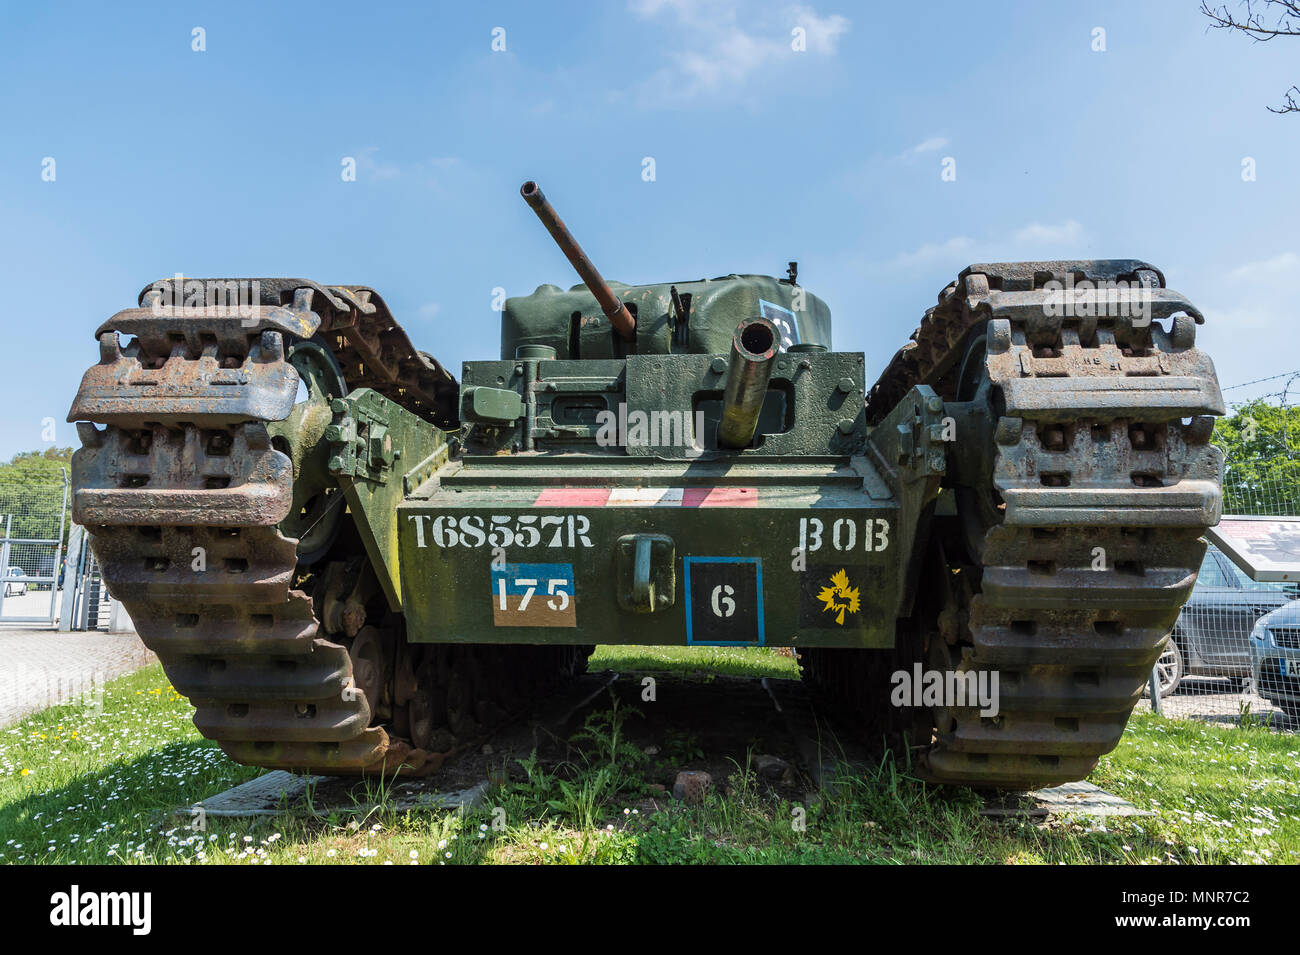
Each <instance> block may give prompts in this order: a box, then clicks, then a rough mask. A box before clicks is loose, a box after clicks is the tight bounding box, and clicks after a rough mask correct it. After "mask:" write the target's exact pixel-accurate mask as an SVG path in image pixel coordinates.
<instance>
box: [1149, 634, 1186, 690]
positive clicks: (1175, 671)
mask: <svg viewBox="0 0 1300 955" xmlns="http://www.w3.org/2000/svg"><path fill="white" fill-rule="evenodd" d="M1182 682H1183V651H1182V650H1180V649H1179V648H1178V644H1177V643H1176V642H1174V638H1173V637H1170V638H1169V643H1168V644H1166V645H1165V649H1164V652H1163V653H1161V654H1160V657H1159V659H1157V660H1156V684H1157V686H1158V687H1159V691H1160V699H1162V700H1163V699H1164V698H1165V697H1166V696H1168V695H1169V694H1171V693H1173V692H1174V690H1176V689H1178V684H1179V683H1182ZM1142 695H1143V696H1147V697H1149V696H1150V695H1151V683H1150V682H1149V681H1148V683H1147V685H1146V688H1145V689H1144V690H1143V691H1142Z"/></svg>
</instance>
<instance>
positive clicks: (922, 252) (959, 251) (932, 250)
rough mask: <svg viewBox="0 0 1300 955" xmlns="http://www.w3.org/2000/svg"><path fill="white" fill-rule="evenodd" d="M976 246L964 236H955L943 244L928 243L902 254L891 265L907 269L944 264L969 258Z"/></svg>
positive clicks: (973, 241)
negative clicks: (932, 263)
mask: <svg viewBox="0 0 1300 955" xmlns="http://www.w3.org/2000/svg"><path fill="white" fill-rule="evenodd" d="M975 245H976V242H975V240H974V239H972V238H970V237H969V236H964V235H958V236H953V237H952V238H951V239H946V240H945V241H943V242H926V243H925V244H924V245H922V246H920V247H919V248H916V249H913V250H912V251H911V252H900V253H899V254H898V255H896V256H895V257H894V259H893V261H892V262H891V263H890V264H891V265H894V266H899V267H903V268H906V267H908V266H913V265H924V264H927V263H930V262H943V261H945V260H951V259H954V258H961V257H963V256H965V257H967V258H969V257H970V250H971V249H973V248H975Z"/></svg>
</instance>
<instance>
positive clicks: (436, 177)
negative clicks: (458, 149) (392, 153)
mask: <svg viewBox="0 0 1300 955" xmlns="http://www.w3.org/2000/svg"><path fill="white" fill-rule="evenodd" d="M378 153H379V147H378V146H367V147H366V148H365V149H363V150H361V152H359V153H357V171H358V174H359V175H358V178H360V179H363V180H369V181H372V182H384V181H389V180H393V179H399V178H402V177H403V176H411V175H414V176H415V177H416V181H417V182H418V183H422V184H423V185H426V186H432V187H434V188H435V189H436V188H440V187H441V186H442V174H444V173H448V172H450V171H452V170H454V169H456V168H457V167H459V166H460V159H459V158H458V157H456V156H433V157H431V158H429V159H420V160H415V161H413V162H404V163H399V162H393V161H390V160H384V159H380V158H379V156H378Z"/></svg>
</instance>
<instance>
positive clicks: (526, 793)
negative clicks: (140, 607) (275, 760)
mask: <svg viewBox="0 0 1300 955" xmlns="http://www.w3.org/2000/svg"><path fill="white" fill-rule="evenodd" d="M593 667H595V668H605V667H612V668H615V669H622V670H625V671H626V670H637V669H658V670H674V671H678V672H681V671H692V670H700V669H716V670H718V671H720V672H726V673H731V674H737V675H741V674H755V675H771V676H787V677H788V676H792V675H794V668H793V661H792V660H791V659H790V658H789V657H782V656H778V655H776V654H775V653H774V652H772V651H749V650H728V649H716V648H708V649H689V650H688V649H681V648H676V649H667V650H665V649H662V648H653V649H642V648H615V647H602V648H600V649H599V650H598V651H597V654H596V656H595V657H593ZM191 712H192V709H191V707H190V706H189V704H188V703H187V702H186V701H185V700H184V699H183V698H180V697H178V696H177V695H176V694H175V693H174V692H173V691H172V690H171V687H170V686H169V685H168V683H167V680H166V677H165V676H164V675H163V673H162V670H161V668H159V667H157V666H154V667H151V668H148V669H146V670H142V671H140V672H139V673H137V674H134V675H133V676H129V677H125V678H123V679H120V680H118V681H116V682H114V683H112V684H110V685H109V687H108V689H107V692H106V693H105V696H104V700H103V707H102V712H91V711H88V710H86V709H84V708H79V707H76V706H61V707H55V708H53V709H50V710H46V711H44V712H42V713H39V714H36V715H34V716H32V717H29V718H28V719H25V720H23V721H22V722H21V723H19V724H17V725H15V726H11V727H9V728H7V729H3V730H0V862H8V863H29V862H36V863H62V862H78V863H80V862H96V863H105V862H107V863H113V862H120V863H137V862H140V863H153V862H167V863H172V862H180V863H194V862H209V863H211V862H241V863H243V862H249V863H258V864H261V863H277V864H282V863H298V862H301V861H306V862H321V863H325V862H328V863H337V862H366V863H371V864H387V863H395V864H407V863H411V862H419V863H422V864H432V863H434V862H437V863H445V864H452V863H484V862H488V863H493V862H495V863H536V862H609V863H631V862H723V863H728V862H881V863H900V862H902V863H908V862H957V863H997V862H1012V863H1057V862H1067V863H1075V862H1127V863H1139V862H1141V863H1167V862H1177V863H1196V862H1206V863H1213V862H1240V863H1250V862H1289V863H1296V862H1300V815H1298V813H1300V782H1298V781H1297V777H1298V775H1300V773H1298V772H1297V770H1298V769H1300V738H1297V737H1296V736H1295V735H1290V734H1278V733H1274V732H1269V731H1267V730H1260V729H1252V730H1241V729H1233V728H1220V727H1211V726H1206V725H1203V724H1199V723H1195V722H1190V721H1168V720H1164V719H1161V718H1159V717H1155V716H1151V715H1138V716H1135V717H1134V719H1133V720H1132V722H1131V723H1130V726H1129V731H1128V733H1127V734H1126V735H1125V737H1124V740H1123V741H1122V742H1121V743H1120V746H1119V748H1118V749H1117V750H1116V751H1115V752H1114V753H1112V754H1111V755H1110V756H1108V757H1106V758H1105V759H1104V760H1103V761H1102V764H1101V766H1100V767H1099V768H1098V770H1097V772H1096V773H1095V774H1094V775H1093V777H1092V779H1093V781H1094V782H1096V783H1097V784H1099V785H1101V786H1103V787H1105V788H1106V789H1108V790H1110V791H1112V792H1115V793H1118V794H1119V795H1122V796H1124V797H1126V798H1128V799H1130V800H1132V801H1133V802H1134V803H1136V804H1137V805H1138V806H1139V807H1141V808H1143V809H1149V810H1152V811H1153V812H1154V813H1155V815H1154V816H1150V817H1136V818H1127V819H1119V818H1112V819H1109V820H1107V821H1106V822H1105V825H1102V824H1101V822H1100V821H1098V820H1083V819H1080V820H1070V819H1067V820H1056V821H1053V822H1052V823H1050V824H1048V825H1046V826H1036V825H1032V824H1029V823H1025V822H1006V821H994V820H990V819H987V818H984V817H981V816H979V815H978V813H977V809H978V808H979V806H980V805H981V800H980V797H979V796H977V795H976V794H974V793H972V792H969V791H966V790H960V789H939V788H935V787H930V786H926V785H924V784H922V783H920V782H917V781H916V780H914V779H911V778H909V776H908V775H907V773H906V771H905V770H904V769H902V768H895V767H894V766H893V765H892V764H890V763H888V762H886V763H884V764H883V765H882V766H881V767H879V769H878V770H876V771H874V772H872V773H869V774H867V776H866V777H865V778H864V777H858V778H853V779H845V780H842V781H840V782H838V783H836V784H834V785H830V786H828V787H826V789H825V790H824V791H823V793H822V794H821V798H820V800H819V801H817V802H816V803H815V804H814V805H811V806H808V807H804V806H796V805H791V804H789V803H782V802H778V801H775V800H773V799H771V798H769V797H767V796H765V795H764V792H763V790H762V789H761V788H760V787H759V786H757V785H756V783H755V780H754V778H753V774H752V773H749V772H746V768H745V767H742V766H737V767H736V772H735V774H734V775H733V776H732V778H731V779H730V780H729V781H728V783H729V785H728V786H727V789H728V792H727V793H726V794H723V793H718V794H716V795H713V796H711V797H710V798H709V801H708V802H707V803H706V804H705V805H704V806H701V807H693V808H687V807H681V806H676V805H672V804H667V805H666V804H665V801H664V799H663V796H662V794H658V793H655V792H654V791H653V790H652V789H651V787H650V786H649V785H648V783H647V780H646V778H645V773H644V757H642V756H641V755H640V752H639V751H637V750H634V749H633V748H632V747H629V746H627V745H626V744H624V743H622V742H621V741H620V740H619V739H618V738H617V737H616V735H615V734H614V733H612V732H611V730H612V729H614V728H616V724H618V722H619V721H620V720H624V719H627V718H631V719H635V718H636V717H635V716H630V717H629V716H628V715H627V714H623V713H620V714H617V715H611V714H610V713H609V712H606V713H604V714H601V721H599V722H597V723H595V724H593V725H592V726H591V727H590V732H589V733H588V734H587V735H586V736H585V737H584V738H583V739H582V740H581V741H580V742H581V743H582V750H581V751H582V753H583V756H582V757H580V758H578V759H576V760H574V762H573V763H571V764H569V765H568V766H566V767H561V768H560V769H558V770H556V769H554V768H551V769H543V768H542V767H539V766H535V765H534V766H530V767H528V770H529V772H528V778H527V781H524V782H518V783H512V784H510V785H509V786H508V787H506V788H504V789H501V790H498V791H496V792H494V793H493V794H492V797H491V799H490V800H489V805H488V806H485V807H484V808H483V809H482V810H480V811H477V812H475V813H470V814H466V815H463V816H462V815H460V814H457V813H454V812H450V813H444V812H427V811H422V812H419V813H403V812H397V811H394V810H392V809H391V808H386V807H385V806H384V804H383V793H382V792H379V791H378V789H379V787H378V785H377V784H372V786H371V789H372V792H371V794H370V796H369V797H367V796H366V795H365V794H364V793H362V794H361V795H359V796H358V800H357V801H358V805H357V807H356V808H355V809H352V810H344V809H340V810H335V811H332V812H331V813H329V814H327V815H324V816H312V815H309V814H306V813H301V814H297V815H293V816H281V817H268V818H262V819H254V820H226V819H209V820H207V829H206V831H202V832H197V831H192V830H191V829H190V828H189V820H188V818H186V817H185V816H177V815H175V814H174V812H173V810H175V809H176V808H178V807H182V806H187V805H190V804H192V803H194V802H195V801H197V800H199V799H202V798H205V797H207V796H210V795H212V794H214V793H217V792H219V791H221V790H223V789H226V788H228V787H230V786H232V785H234V784H236V783H239V782H241V781H244V780H246V779H249V778H251V777H252V776H254V775H256V774H257V771H256V770H252V769H248V768H246V767H242V766H238V765H236V764H234V763H232V762H230V760H228V759H227V758H226V757H225V756H224V754H222V753H221V751H220V750H218V749H217V748H216V747H215V746H214V745H213V744H211V743H208V742H206V741H204V740H201V739H200V738H199V736H198V734H197V732H196V731H195V730H194V727H193V725H192V724H191V723H190V714H191ZM376 800H378V801H379V802H380V808H366V804H368V803H371V802H373V801H376Z"/></svg>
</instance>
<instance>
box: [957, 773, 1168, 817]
mask: <svg viewBox="0 0 1300 955" xmlns="http://www.w3.org/2000/svg"><path fill="white" fill-rule="evenodd" d="M980 815H982V816H992V817H995V818H1009V817H1013V816H1022V817H1026V818H1030V819H1045V818H1047V817H1048V816H1049V815H1051V816H1066V815H1070V816H1088V817H1098V816H1153V815H1155V813H1153V812H1150V811H1149V810H1146V809H1139V808H1138V807H1137V806H1135V805H1133V804H1132V803H1131V802H1129V801H1128V800H1127V799H1123V798H1121V797H1119V796H1116V795H1115V794H1114V793H1108V792H1106V790H1104V789H1102V788H1100V787H1099V786H1094V785H1093V784H1092V783H1090V782H1086V781H1084V782H1077V783H1066V784H1065V785H1063V786H1054V787H1053V788H1051V789H1037V790H1034V791H1033V792H1028V793H1012V794H1003V795H1001V796H998V797H995V799H993V800H992V801H990V803H989V805H987V806H985V807H984V808H983V809H981V810H980Z"/></svg>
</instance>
